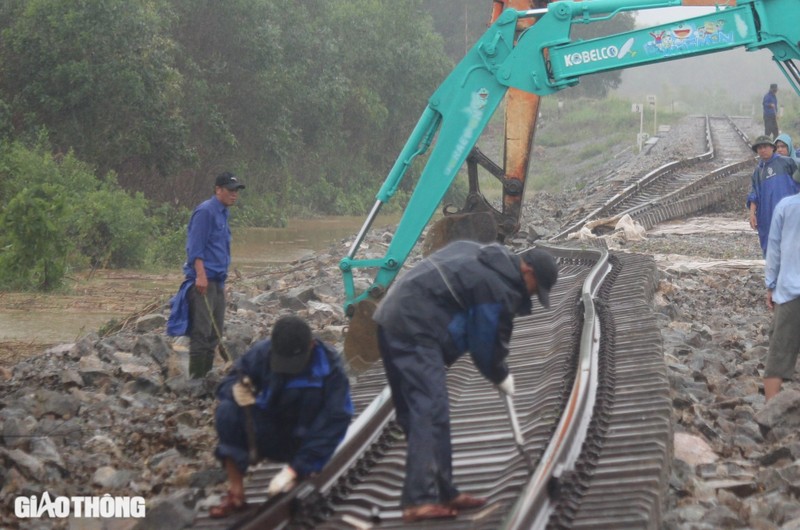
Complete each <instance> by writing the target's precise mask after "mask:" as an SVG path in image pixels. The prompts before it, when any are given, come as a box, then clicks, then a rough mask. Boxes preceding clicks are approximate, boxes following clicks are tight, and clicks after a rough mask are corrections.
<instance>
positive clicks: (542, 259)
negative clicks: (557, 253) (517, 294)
mask: <svg viewBox="0 0 800 530" xmlns="http://www.w3.org/2000/svg"><path fill="white" fill-rule="evenodd" d="M520 258H522V259H523V260H524V261H525V263H527V264H528V265H530V266H531V268H532V269H533V274H534V275H535V276H536V284H537V285H538V292H537V294H538V296H539V303H540V304H542V305H543V306H544V307H550V289H552V288H553V286H554V285H555V284H556V280H558V264H557V263H556V259H555V258H554V257H553V256H552V255H551V254H550V253H549V252H547V251H546V250H542V249H540V248H532V249H530V250H526V251H525V252H523V253H522V254H520Z"/></svg>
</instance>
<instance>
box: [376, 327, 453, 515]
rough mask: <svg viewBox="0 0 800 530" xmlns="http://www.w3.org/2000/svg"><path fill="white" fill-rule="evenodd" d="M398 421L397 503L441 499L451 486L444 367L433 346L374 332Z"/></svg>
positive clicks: (445, 499)
mask: <svg viewBox="0 0 800 530" xmlns="http://www.w3.org/2000/svg"><path fill="white" fill-rule="evenodd" d="M378 344H379V347H380V350H381V357H382V359H383V366H384V369H385V370H386V378H387V380H388V381H389V387H390V388H391V391H392V401H393V402H394V408H395V412H396V415H397V421H398V423H399V424H400V426H401V427H402V428H403V431H404V432H405V434H406V439H407V441H408V447H407V454H406V476H405V482H404V484H403V495H402V499H401V505H402V506H415V505H418V504H428V503H432V504H439V503H446V502H449V501H451V500H452V499H454V498H455V497H456V496H457V495H458V490H457V489H456V487H455V486H454V485H453V450H452V446H451V441H450V407H449V404H448V398H447V381H446V375H447V371H446V369H445V365H444V360H443V357H442V353H441V351H440V350H439V348H438V347H436V346H435V345H433V346H432V345H430V344H428V345H423V344H420V343H419V342H418V341H413V342H412V341H410V340H407V339H402V338H399V337H392V336H390V335H388V334H386V333H385V331H384V330H382V329H379V330H378Z"/></svg>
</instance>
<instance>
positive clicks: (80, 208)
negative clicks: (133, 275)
mask: <svg viewBox="0 0 800 530" xmlns="http://www.w3.org/2000/svg"><path fill="white" fill-rule="evenodd" d="M40 144H41V145H40V147H37V148H34V149H29V148H27V147H25V146H23V145H22V144H20V143H18V142H15V143H13V144H11V145H10V146H7V147H6V148H5V149H2V150H0V182H2V184H3V186H2V187H0V204H2V215H0V227H2V233H0V289H41V290H50V289H55V288H57V287H58V286H59V285H60V284H61V281H62V279H63V277H64V275H65V274H66V271H67V269H68V268H69V267H75V268H79V267H83V266H87V265H90V266H92V267H114V268H117V267H140V266H142V265H144V264H147V263H153V264H159V263H164V264H167V263H168V264H170V265H174V264H175V262H176V259H175V258H176V255H177V254H178V253H180V254H182V253H183V245H184V238H185V227H184V225H185V222H186V219H187V218H188V214H184V215H183V216H182V219H181V220H180V221H179V220H178V217H179V215H178V214H177V213H175V212H176V209H175V208H173V207H170V206H166V205H165V206H162V207H160V208H156V209H155V210H154V211H151V205H150V203H149V201H147V200H146V199H145V198H144V196H143V195H142V194H141V193H134V194H131V193H128V192H126V191H124V190H123V189H121V188H120V187H119V185H118V184H117V182H116V179H115V175H114V174H113V173H110V174H108V175H107V176H106V177H105V178H103V179H98V178H97V177H96V176H95V174H94V172H93V170H92V168H91V167H90V166H88V165H87V164H85V163H83V162H81V161H79V160H78V159H77V158H76V157H75V155H74V154H73V153H68V154H66V155H65V156H63V157H54V156H52V155H51V154H49V152H48V149H46V148H45V147H43V145H46V141H45V140H44V139H42V140H41V141H40ZM179 238H180V241H178V239H179ZM169 245H172V246H174V247H175V248H176V249H178V250H172V249H171V248H170V247H169ZM165 249H166V252H165ZM181 259H182V258H181ZM179 262H180V261H178V263H179Z"/></svg>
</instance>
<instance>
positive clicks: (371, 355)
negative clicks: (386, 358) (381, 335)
mask: <svg viewBox="0 0 800 530" xmlns="http://www.w3.org/2000/svg"><path fill="white" fill-rule="evenodd" d="M377 307H378V300H375V299H373V298H366V299H364V300H361V301H360V302H358V303H357V304H356V305H355V313H353V316H352V317H351V318H350V325H349V326H348V328H347V332H346V333H345V336H344V352H345V356H346V357H347V363H348V364H349V366H350V369H351V370H353V372H355V373H359V372H361V371H363V370H365V369H367V368H369V366H370V365H371V364H372V363H374V362H375V361H377V360H378V359H380V357H381V354H380V350H378V325H377V324H376V323H375V321H374V320H372V314H373V313H374V312H375V309H377Z"/></svg>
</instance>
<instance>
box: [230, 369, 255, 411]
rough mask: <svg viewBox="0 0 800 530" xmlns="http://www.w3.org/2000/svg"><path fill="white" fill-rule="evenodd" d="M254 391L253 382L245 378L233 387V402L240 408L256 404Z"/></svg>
mask: <svg viewBox="0 0 800 530" xmlns="http://www.w3.org/2000/svg"><path fill="white" fill-rule="evenodd" d="M253 390H254V388H253V382H252V381H250V378H249V377H247V376H244V377H243V378H242V379H240V380H239V381H236V383H234V385H233V400H234V401H235V402H236V404H237V405H239V406H240V407H249V406H250V405H253V404H255V402H256V396H255V393H254V392H253Z"/></svg>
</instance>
